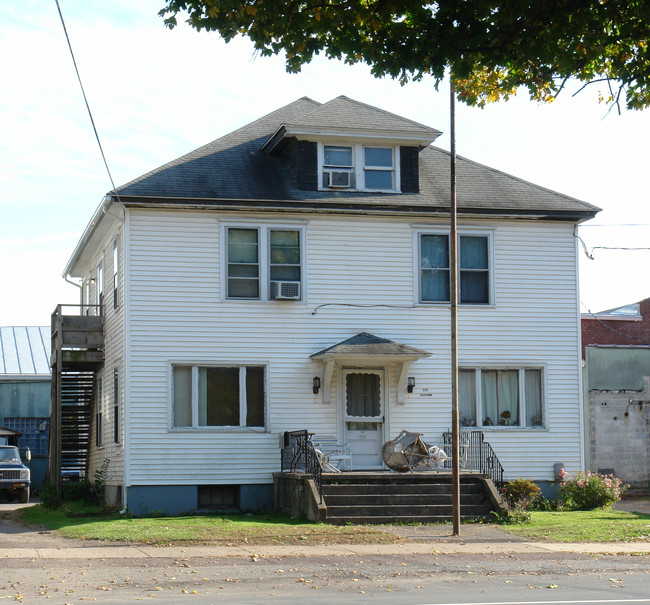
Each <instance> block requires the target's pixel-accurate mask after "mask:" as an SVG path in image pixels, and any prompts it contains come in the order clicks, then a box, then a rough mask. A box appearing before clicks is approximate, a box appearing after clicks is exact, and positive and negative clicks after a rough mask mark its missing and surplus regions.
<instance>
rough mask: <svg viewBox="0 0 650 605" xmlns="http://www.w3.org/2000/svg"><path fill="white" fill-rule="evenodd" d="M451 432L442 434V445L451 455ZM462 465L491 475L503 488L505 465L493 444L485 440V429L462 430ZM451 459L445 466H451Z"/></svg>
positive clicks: (495, 482) (497, 485)
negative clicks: (502, 463)
mask: <svg viewBox="0 0 650 605" xmlns="http://www.w3.org/2000/svg"><path fill="white" fill-rule="evenodd" d="M451 439H452V438H451V433H443V434H442V447H443V449H444V450H445V453H447V455H448V456H450V457H451V446H452V443H451ZM460 460H461V466H462V467H463V468H466V469H470V470H473V471H477V472H479V473H483V474H485V475H489V476H490V479H492V483H494V485H495V486H496V487H497V488H499V489H501V487H502V486H503V466H502V465H501V462H499V459H498V458H497V455H496V454H495V452H494V450H493V449H492V446H491V445H490V444H489V443H488V442H487V441H485V434H484V433H483V431H461V433H460ZM450 465H451V460H448V461H446V463H445V466H446V467H447V466H450Z"/></svg>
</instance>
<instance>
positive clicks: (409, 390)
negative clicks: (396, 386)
mask: <svg viewBox="0 0 650 605" xmlns="http://www.w3.org/2000/svg"><path fill="white" fill-rule="evenodd" d="M414 388H415V376H409V377H408V378H407V383H406V391H407V393H412V392H413V389H414Z"/></svg>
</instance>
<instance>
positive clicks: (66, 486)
mask: <svg viewBox="0 0 650 605" xmlns="http://www.w3.org/2000/svg"><path fill="white" fill-rule="evenodd" d="M109 462H110V460H109V459H108V458H105V459H104V462H103V463H102V465H101V467H100V468H98V469H97V470H96V471H95V477H94V479H93V480H92V481H89V480H88V479H81V480H79V481H69V482H66V483H63V484H62V485H61V500H62V501H63V502H84V503H86V504H100V505H101V504H104V488H105V487H106V478H107V475H108V464H109ZM41 504H42V505H43V507H44V508H47V509H50V510H54V509H56V508H58V506H59V505H60V504H61V502H59V501H58V500H57V497H56V488H55V487H54V484H52V483H44V484H43V487H42V488H41Z"/></svg>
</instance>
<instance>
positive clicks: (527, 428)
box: [460, 426, 548, 432]
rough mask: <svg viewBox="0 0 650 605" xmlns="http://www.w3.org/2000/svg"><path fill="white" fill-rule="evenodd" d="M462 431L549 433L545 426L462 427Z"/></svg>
mask: <svg viewBox="0 0 650 605" xmlns="http://www.w3.org/2000/svg"><path fill="white" fill-rule="evenodd" d="M460 430H461V431H486V432H490V431H536V432H541V431H547V430H548V429H547V428H546V427H544V426H472V427H469V426H462V427H460Z"/></svg>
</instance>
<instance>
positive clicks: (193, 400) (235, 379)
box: [172, 365, 266, 428]
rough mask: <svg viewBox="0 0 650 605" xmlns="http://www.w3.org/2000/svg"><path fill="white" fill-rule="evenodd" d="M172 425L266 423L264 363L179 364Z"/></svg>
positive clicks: (175, 378) (236, 425)
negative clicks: (252, 364) (225, 364)
mask: <svg viewBox="0 0 650 605" xmlns="http://www.w3.org/2000/svg"><path fill="white" fill-rule="evenodd" d="M172 374H173V375H172V381H173V385H172V397H173V405H172V407H173V410H172V426H174V427H195V428H202V427H254V428H264V426H265V411H264V410H265V401H266V394H265V393H266V389H265V368H264V366H214V367H212V366H186V365H175V366H173V372H172Z"/></svg>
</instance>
